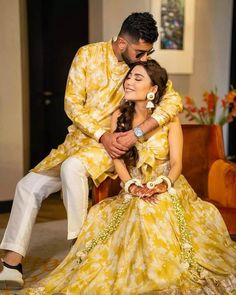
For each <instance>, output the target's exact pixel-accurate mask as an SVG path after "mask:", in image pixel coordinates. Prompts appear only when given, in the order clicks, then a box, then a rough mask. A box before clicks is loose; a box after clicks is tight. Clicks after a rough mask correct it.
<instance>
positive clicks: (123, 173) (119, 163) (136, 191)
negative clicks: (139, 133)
mask: <svg viewBox="0 0 236 295" xmlns="http://www.w3.org/2000/svg"><path fill="white" fill-rule="evenodd" d="M119 115H120V111H119V110H117V111H115V112H114V113H113V115H112V117H111V132H114V131H115V129H116V125H117V118H118V117H119ZM113 163H114V166H115V169H116V172H117V174H118V176H119V178H120V179H121V181H122V182H123V183H126V182H127V181H128V180H130V179H132V177H131V176H130V174H129V171H128V169H127V167H126V165H125V162H124V161H123V160H122V159H113ZM129 191H130V192H131V193H132V194H133V195H136V196H138V197H140V198H145V197H151V196H152V195H153V194H154V193H153V190H151V189H148V188H147V187H146V186H144V187H140V186H137V185H136V184H132V185H131V186H130V187H129ZM148 201H149V202H153V203H155V202H156V200H155V198H152V197H151V198H150V200H148Z"/></svg>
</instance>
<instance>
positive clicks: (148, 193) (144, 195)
mask: <svg viewBox="0 0 236 295" xmlns="http://www.w3.org/2000/svg"><path fill="white" fill-rule="evenodd" d="M129 191H130V193H131V194H132V195H135V196H137V197H139V198H140V199H142V200H144V201H145V202H148V203H151V204H156V203H157V202H158V198H157V197H156V196H154V195H155V194H156V192H155V190H154V189H149V188H147V187H146V185H143V187H140V186H137V185H136V184H132V185H131V186H130V188H129Z"/></svg>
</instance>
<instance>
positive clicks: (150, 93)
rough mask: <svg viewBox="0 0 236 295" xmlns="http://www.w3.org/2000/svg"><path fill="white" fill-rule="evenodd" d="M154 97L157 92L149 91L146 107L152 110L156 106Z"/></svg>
mask: <svg viewBox="0 0 236 295" xmlns="http://www.w3.org/2000/svg"><path fill="white" fill-rule="evenodd" d="M154 98H155V93H153V92H149V93H148V94H147V100H148V102H147V105H146V108H147V109H149V110H150V111H151V110H152V109H153V108H155V105H154V103H153V102H152V100H153V99H154Z"/></svg>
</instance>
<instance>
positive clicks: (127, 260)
mask: <svg viewBox="0 0 236 295" xmlns="http://www.w3.org/2000/svg"><path fill="white" fill-rule="evenodd" d="M175 189H176V190H177V195H175V196H171V195H170V194H169V193H164V194H160V195H158V196H157V198H158V200H159V201H158V203H157V204H150V203H146V202H144V201H143V200H141V199H139V198H137V197H132V198H130V195H127V194H125V193H124V192H123V191H122V192H121V193H120V194H119V195H118V196H116V197H113V198H108V199H106V200H104V201H102V202H100V203H99V204H97V205H95V206H94V207H92V208H91V210H90V212H89V214H88V217H87V220H86V222H85V224H84V226H83V228H82V231H81V233H80V235H79V237H78V239H77V242H76V243H75V245H74V246H73V248H72V249H71V251H70V252H69V254H68V256H67V257H66V258H65V259H64V260H63V262H62V263H61V264H60V265H59V266H58V267H57V268H56V269H55V270H54V271H53V272H52V273H51V274H50V275H49V276H48V277H47V278H45V279H43V280H42V281H41V282H40V284H39V285H37V286H35V287H32V288H29V289H26V290H23V294H40V295H41V294H47V295H48V294H68V295H69V294H74V295H78V294H86V295H93V294H101V295H109V294H114V295H118V294H119V295H126V294H127V295H128V294H129V295H131V294H161V295H164V294H165V295H167V294H168V295H169V294H171V295H172V294H173V295H177V294H183V295H187V294H189V295H201V294H208V295H215V294H219V295H223V294H236V243H235V242H233V241H232V240H231V239H230V237H229V234H228V231H227V229H226V226H225V223H224V221H223V219H222V217H221V215H220V214H219V212H218V210H217V209H216V208H215V207H214V206H213V205H212V204H210V203H208V202H204V201H202V200H201V199H200V198H198V197H197V196H196V194H195V193H194V191H193V190H192V188H191V187H190V186H189V184H188V182H187V181H186V180H185V178H184V177H183V176H180V177H179V179H178V180H177V181H176V183H175Z"/></svg>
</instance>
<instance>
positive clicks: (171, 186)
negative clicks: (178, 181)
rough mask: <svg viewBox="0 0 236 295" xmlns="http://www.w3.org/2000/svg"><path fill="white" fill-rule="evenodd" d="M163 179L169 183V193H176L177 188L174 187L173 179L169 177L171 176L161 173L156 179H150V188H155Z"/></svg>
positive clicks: (148, 184) (148, 185)
mask: <svg viewBox="0 0 236 295" xmlns="http://www.w3.org/2000/svg"><path fill="white" fill-rule="evenodd" d="M163 181H165V183H166V184H167V191H168V193H169V194H171V195H175V194H176V190H175V189H174V188H173V184H172V182H171V180H170V179H169V177H167V176H165V175H160V176H158V177H157V179H156V180H154V181H149V182H148V183H147V187H148V188H149V189H153V188H154V187H155V186H156V185H157V184H160V183H162V182H163Z"/></svg>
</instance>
